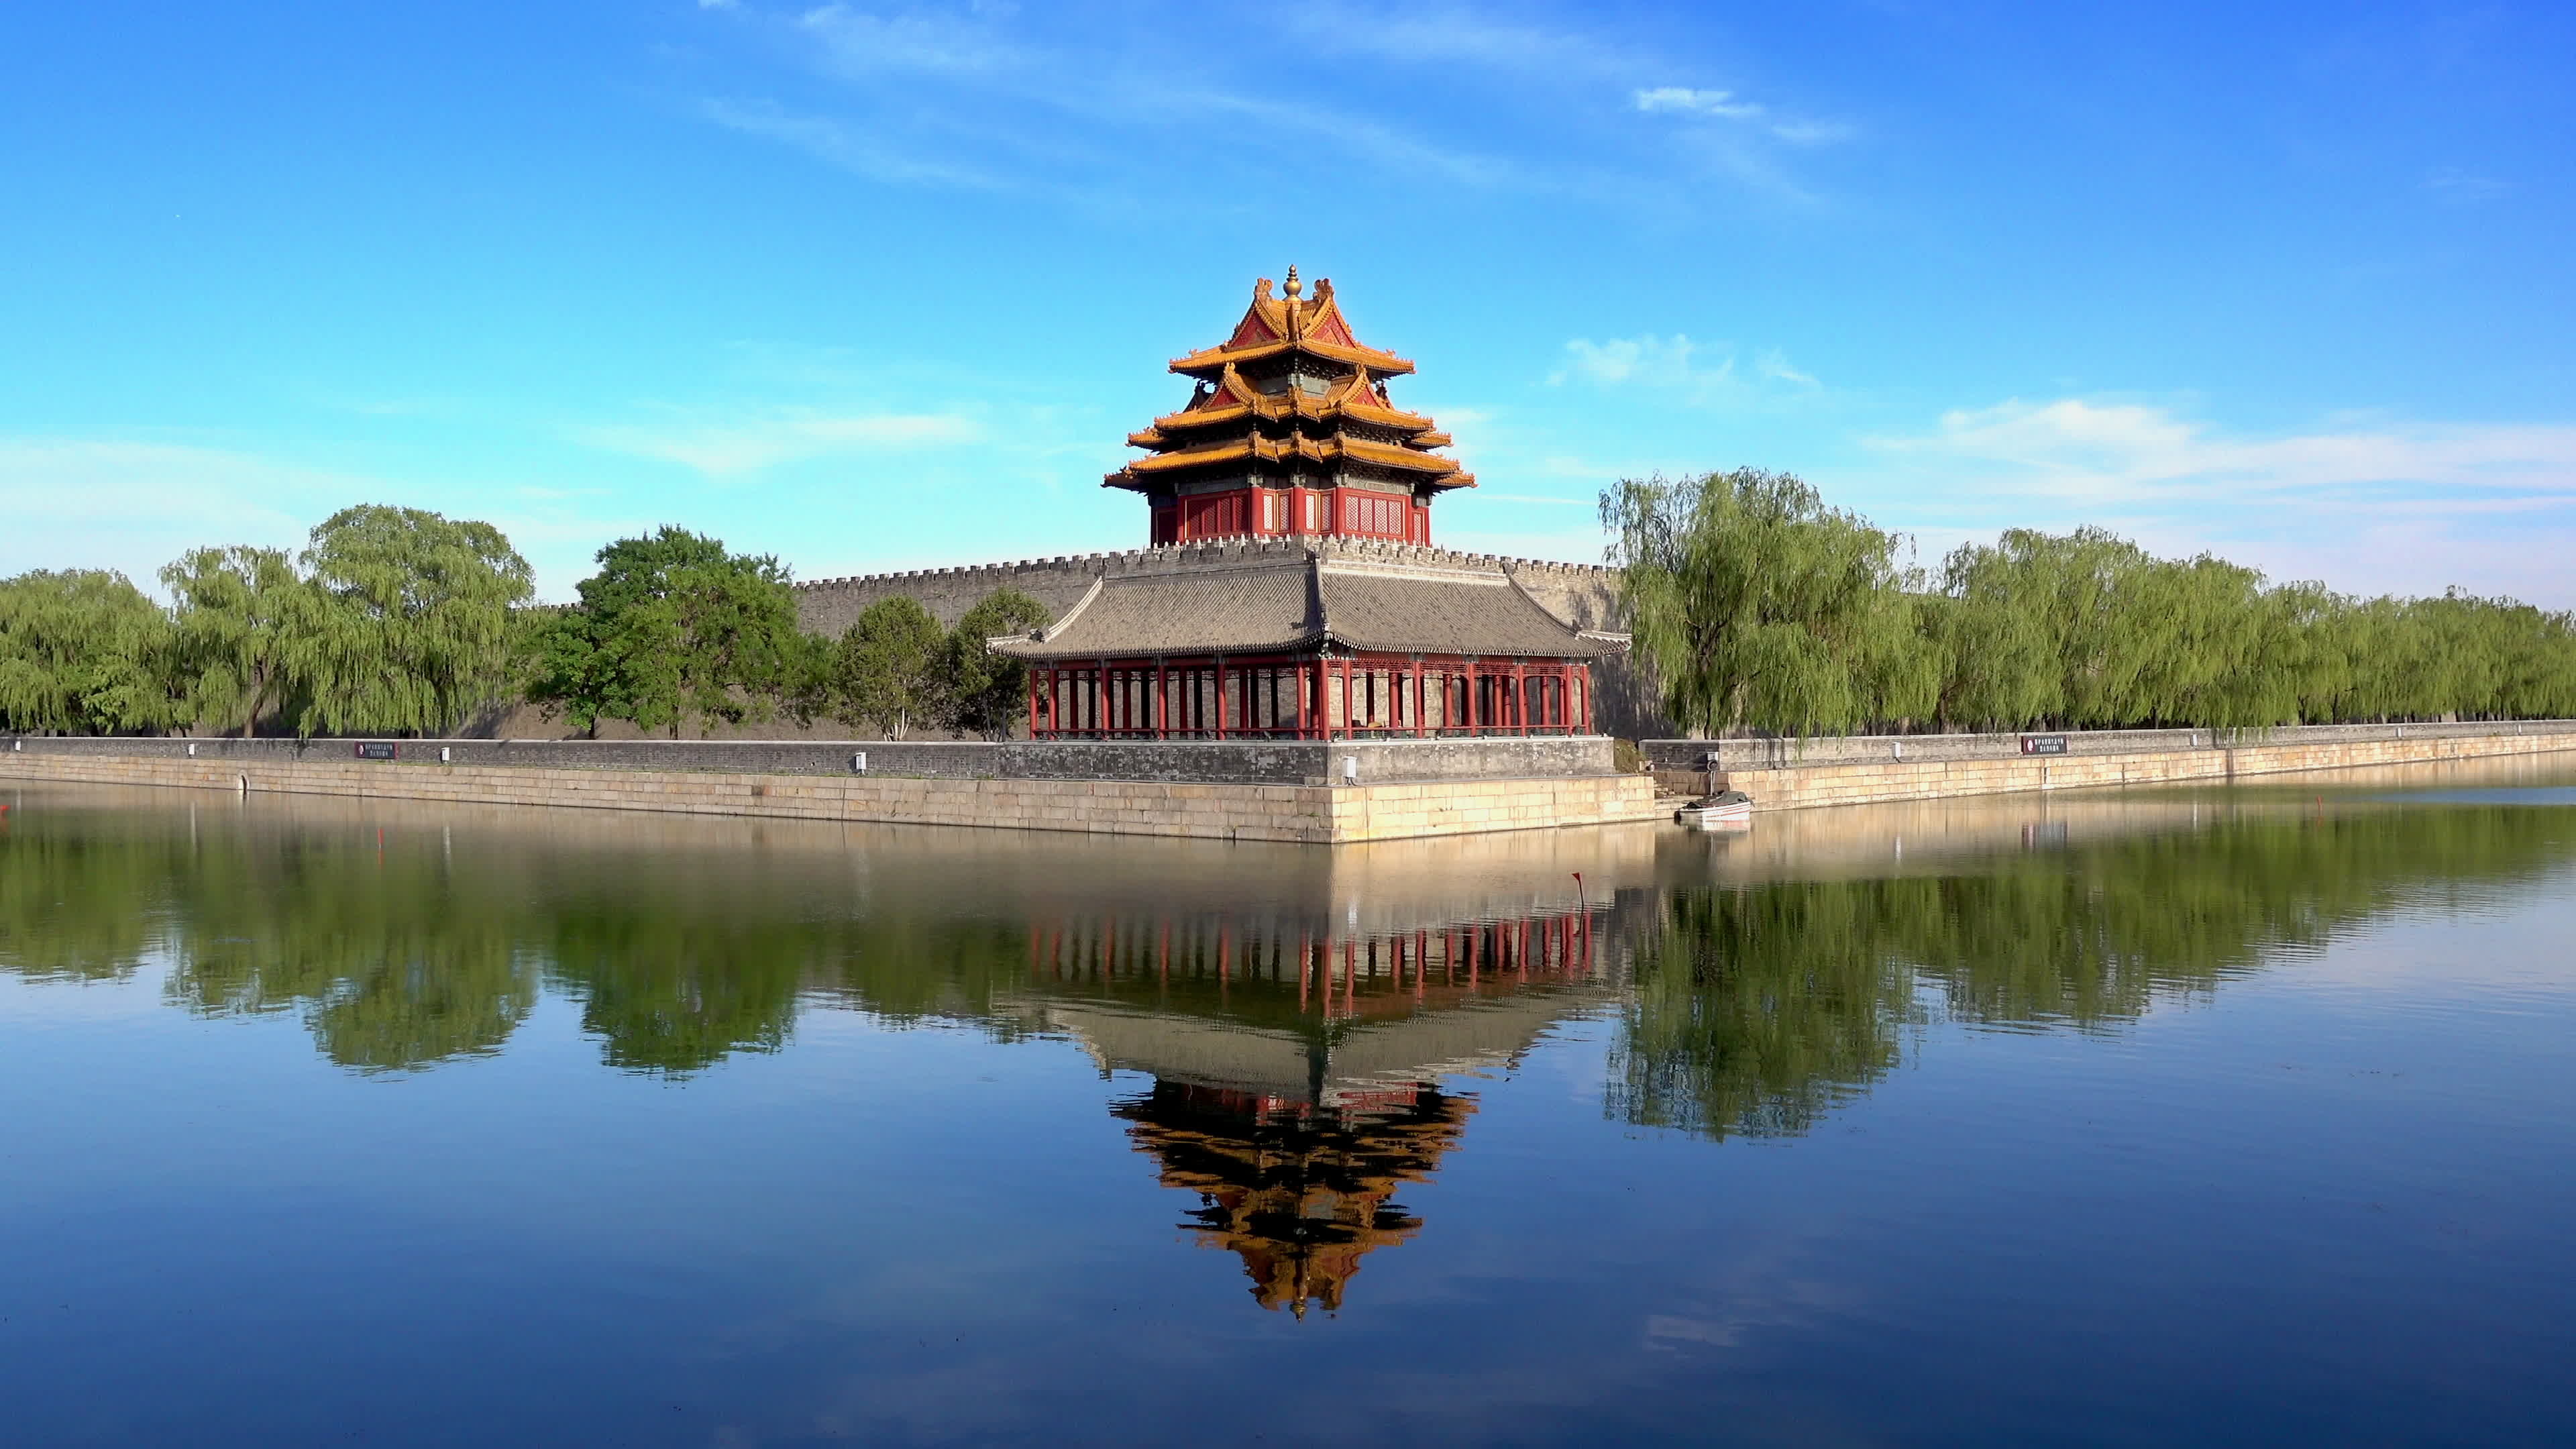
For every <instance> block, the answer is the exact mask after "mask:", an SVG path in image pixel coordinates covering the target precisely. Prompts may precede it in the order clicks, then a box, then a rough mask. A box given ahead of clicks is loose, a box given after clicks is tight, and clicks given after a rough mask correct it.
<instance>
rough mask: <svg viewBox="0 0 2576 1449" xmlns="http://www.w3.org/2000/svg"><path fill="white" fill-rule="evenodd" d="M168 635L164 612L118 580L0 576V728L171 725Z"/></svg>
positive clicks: (111, 730)
mask: <svg viewBox="0 0 2576 1449" xmlns="http://www.w3.org/2000/svg"><path fill="white" fill-rule="evenodd" d="M169 635H170V617H169V615H167V614H165V613H163V612H162V610H161V606H160V605H158V604H155V603H153V602H152V601H151V600H150V599H148V598H146V597H144V595H143V591H142V590H140V589H137V588H136V587H134V585H133V583H132V582H131V581H130V580H128V579H127V578H126V577H125V575H123V574H120V573H115V572H112V571H110V570H106V569H69V570H64V571H61V572H53V571H48V570H42V569H40V570H37V571H35V572H33V573H25V574H20V575H18V576H17V577H15V578H11V579H0V728H7V729H11V730H17V731H24V732H31V733H46V734H93V735H97V734H115V733H120V732H130V731H137V730H162V729H167V728H169V727H171V726H172V725H174V724H177V723H179V722H180V719H181V717H182V715H184V714H185V711H184V710H183V709H181V708H180V707H179V706H178V704H177V702H176V701H175V700H173V699H172V697H171V693H170V689H169V686H168V683H167V680H168V673H167V660H168V654H169V642H170V640H169Z"/></svg>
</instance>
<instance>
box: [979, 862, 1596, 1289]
mask: <svg viewBox="0 0 2576 1449" xmlns="http://www.w3.org/2000/svg"><path fill="white" fill-rule="evenodd" d="M1548 885H1549V886H1550V887H1551V888H1552V887H1553V885H1554V883H1553V882H1549V883H1548ZM1566 890H1567V891H1568V892H1569V893H1571V894H1573V895H1574V897H1575V899H1574V900H1573V901H1571V902H1544V901H1543V903H1542V904H1541V905H1540V907H1539V908H1538V909H1535V910H1532V911H1529V912H1527V913H1524V914H1522V915H1519V916H1515V917H1510V918H1503V919H1491V918H1489V919H1482V920H1459V919H1437V918H1434V917H1432V916H1429V915H1427V914H1426V915H1423V916H1420V917H1419V918H1418V923H1417V924H1415V925H1413V926H1412V927H1411V928H1410V929H1406V928H1404V927H1403V926H1402V924H1401V918H1400V917H1399V916H1397V915H1396V914H1395V913H1393V912H1389V911H1386V910H1384V909H1381V910H1379V911H1375V912H1372V913H1371V914H1370V916H1369V919H1368V921H1367V922H1366V923H1365V924H1362V925H1360V926H1358V927H1357V928H1354V927H1353V925H1352V924H1351V923H1352V922H1353V921H1357V920H1359V919H1360V917H1359V913H1358V912H1357V911H1355V910H1354V911H1346V912H1345V914H1344V915H1343V916H1342V917H1341V918H1340V919H1339V920H1336V919H1334V918H1333V916H1332V915H1331V914H1330V913H1329V912H1326V911H1319V910H1309V911H1306V912H1295V911H1287V912H1262V913H1247V914H1245V915H1242V916H1232V915H1223V916H1219V915H1210V916H1200V917H1195V918H1190V919H1185V920H1177V921H1176V920H1174V919H1172V918H1170V917H1169V916H1166V917H1164V918H1162V919H1160V920H1156V919H1154V918H1152V917H1145V918H1142V919H1138V918H1133V917H1113V916H1093V917H1069V918H1058V919H1051V920H1047V921H1044V922H1041V923H1039V924H1038V925H1037V926H1035V927H1034V928H1033V929H1032V931H1031V932H1030V940H1029V951H1030V958H1029V981H1028V984H1027V985H1026V987H1025V988H1023V989H1021V990H1018V991H1015V992H1013V993H1011V994H1009V995H1008V996H1007V997H1005V998H1004V999H1002V1000H1001V1001H999V1002H997V1006H998V1007H999V1008H1000V1009H1002V1010H1005V1011H1008V1012H1010V1013H1012V1014H1013V1015H1015V1016H1016V1017H1017V1018H1018V1019H1019V1020H1020V1021H1021V1022H1022V1023H1023V1024H1024V1025H1025V1026H1026V1027H1027V1028H1028V1029H1030V1030H1032V1031H1042V1032H1050V1033H1056V1034H1061V1035H1064V1036H1068V1037H1071V1038H1072V1039H1073V1040H1075V1041H1077V1042H1079V1043H1081V1044H1082V1046H1083V1048H1084V1050H1086V1051H1087V1052H1089V1053H1090V1055H1091V1057H1092V1060H1093V1061H1094V1062H1096V1063H1097V1064H1098V1065H1099V1067H1100V1069H1101V1071H1102V1072H1103V1073H1104V1074H1105V1073H1109V1072H1114V1071H1126V1072H1139V1073H1145V1074H1149V1075H1151V1076H1152V1077H1153V1078H1154V1085H1153V1086H1152V1087H1151V1088H1150V1089H1149V1090H1147V1091H1145V1092H1143V1093H1142V1094H1140V1095H1136V1096H1133V1097H1129V1098H1126V1099H1124V1100H1121V1101H1118V1102H1117V1103H1115V1104H1114V1105H1113V1106H1112V1107H1111V1109H1110V1110H1111V1112H1112V1113H1113V1114H1114V1115H1116V1116H1117V1117H1119V1118H1121V1119H1122V1120H1124V1121H1126V1122H1128V1123H1129V1124H1130V1126H1129V1128H1128V1135H1129V1137H1130V1139H1131V1140H1133V1141H1134V1142H1135V1143H1136V1145H1137V1147H1138V1149H1139V1150H1140V1151H1143V1152H1145V1153H1147V1154H1148V1155H1150V1156H1151V1157H1152V1158H1153V1159H1154V1160H1155V1162H1156V1163H1157V1165H1158V1174H1157V1175H1158V1180H1159V1181H1160V1182H1161V1183H1162V1185H1163V1186H1165V1187H1169V1188H1176V1189H1180V1190H1183V1191H1186V1192H1190V1193H1193V1194H1196V1196H1197V1202H1198V1205H1197V1207H1196V1208H1194V1209H1191V1210H1189V1211H1188V1212H1187V1213H1186V1215H1185V1217H1184V1218H1183V1220H1182V1222H1181V1224H1180V1226H1181V1228H1182V1229H1183V1231H1185V1232H1187V1233H1188V1234H1190V1235H1191V1236H1192V1237H1194V1238H1196V1239H1197V1240H1198V1241H1200V1242H1202V1243H1204V1244H1206V1245H1208V1246H1210V1247H1214V1248H1221V1249H1224V1250H1227V1251H1230V1252H1232V1253H1233V1254H1235V1255H1236V1256H1237V1257H1238V1258H1240V1259H1241V1260H1242V1263H1243V1267H1244V1271H1245V1273H1246V1274H1247V1275H1248V1276H1249V1277H1250V1278H1251V1280H1252V1287H1251V1292H1252V1297H1253V1299H1254V1301H1256V1302H1258V1303H1260V1304H1261V1305H1262V1306H1263V1307H1265V1308H1285V1309H1287V1310H1289V1311H1290V1312H1292V1313H1294V1314H1296V1315H1297V1316H1299V1317H1303V1316H1305V1313H1306V1311H1307V1309H1308V1308H1309V1307H1310V1306H1311V1307H1320V1308H1322V1309H1324V1310H1325V1311H1327V1312H1334V1311H1338V1310H1339V1309H1340V1308H1341V1306H1342V1300H1343V1295H1344V1293H1345V1292H1346V1290H1347V1288H1348V1285H1349V1282H1350V1279H1351V1276H1352V1275H1353V1274H1355V1273H1356V1272H1358V1271H1359V1266H1360V1259H1361V1258H1362V1256H1364V1255H1365V1254H1367V1253H1368V1252H1370V1251H1371V1250H1372V1249H1375V1248H1379V1247H1383V1246H1386V1245H1389V1244H1393V1243H1400V1242H1402V1241H1404V1240H1405V1239H1406V1238H1409V1237H1411V1236H1413V1234H1414V1233H1415V1231H1417V1230H1418V1229H1419V1228H1420V1227H1421V1222H1420V1221H1419V1219H1417V1218H1416V1217H1414V1216H1413V1214H1412V1213H1411V1211H1410V1210H1409V1209H1407V1208H1406V1207H1405V1206H1404V1205H1403V1204H1402V1203H1400V1202H1398V1201H1397V1200H1396V1196H1395V1194H1396V1192H1397V1190H1398V1189H1399V1188H1400V1187H1402V1186H1403V1185H1405V1184H1407V1183H1417V1182H1422V1181H1425V1180H1427V1179H1429V1178H1430V1176H1431V1175H1432V1173H1433V1171H1434V1170H1435V1169H1436V1168H1437V1167H1438V1165H1439V1161H1440V1157H1441V1155H1442V1154H1443V1153H1445V1152H1446V1151H1448V1149H1449V1148H1450V1147H1452V1146H1454V1145H1455V1144H1456V1143H1457V1141H1458V1140H1459V1138H1460V1136H1461V1135H1462V1134H1463V1133H1464V1131H1465V1129H1466V1122H1467V1117H1468V1114H1470V1113H1472V1112H1473V1111H1474V1110H1475V1099H1474V1097H1473V1096H1471V1095H1469V1094H1467V1093H1464V1092H1461V1091H1458V1090H1455V1089H1454V1088H1453V1089H1451V1090H1447V1091H1444V1090H1443V1089H1442V1087H1441V1083H1443V1082H1446V1081H1451V1080H1453V1079H1455V1078H1457V1077H1460V1076H1463V1075H1467V1074H1472V1073H1479V1072H1488V1071H1499V1070H1508V1069H1509V1068H1510V1067H1511V1066H1513V1065H1514V1064H1516V1063H1517V1062H1518V1061H1519V1059H1520V1058H1521V1056H1522V1055H1523V1054H1524V1053H1526V1052H1527V1051H1528V1050H1529V1049H1530V1047H1531V1046H1532V1045H1534V1044H1535V1043H1536V1042H1537V1041H1538V1040H1539V1038H1540V1037H1541V1036H1543V1035H1544V1034H1545V1033H1546V1032H1547V1030H1548V1029H1549V1028H1550V1027H1552V1026H1554V1025H1555V1024H1556V1023H1558V1022H1560V1021H1562V1020H1564V1019H1566V1018H1567V1017H1569V1016H1573V1015H1576V1014H1580V1013H1584V1012H1588V1011H1591V1010H1595V1009H1597V1008H1598V1007H1600V1006H1601V1005H1602V1004H1603V1003H1605V1002H1607V1001H1609V1000H1611V999H1612V997H1613V993H1612V991H1611V987H1612V985H1613V984H1614V983H1612V982H1610V981H1607V980H1605V979H1603V977H1602V974H1601V972H1600V969H1599V963H1598V961H1597V958H1596V956H1595V949H1596V943H1597V942H1599V941H1600V940H1602V939H1603V938H1604V937H1605V936H1607V935H1610V934H1612V933H1611V932H1609V931H1607V930H1606V929H1605V926H1606V923H1607V922H1608V921H1609V919H1610V918H1611V915H1612V912H1611V911H1609V910H1607V909H1602V908H1596V907H1593V906H1592V905H1591V904H1590V903H1589V901H1588V899H1587V898H1586V895H1585V892H1584V891H1583V890H1582V888H1581V887H1580V886H1579V884H1576V883H1573V882H1572V881H1571V878H1570V877H1569V880H1568V884H1567V886H1566Z"/></svg>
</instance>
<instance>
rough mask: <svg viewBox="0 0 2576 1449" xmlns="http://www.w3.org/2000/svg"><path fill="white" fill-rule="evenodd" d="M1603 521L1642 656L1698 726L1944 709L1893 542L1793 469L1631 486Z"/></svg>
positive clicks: (1820, 723)
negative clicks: (1829, 501)
mask: <svg viewBox="0 0 2576 1449" xmlns="http://www.w3.org/2000/svg"><path fill="white" fill-rule="evenodd" d="M1601 522H1602V525H1603V527H1605V528H1607V529H1608V530H1610V532H1611V533H1612V534H1613V535H1614V542H1613V543H1612V545H1611V550H1610V555H1611V560H1612V562H1614V563H1616V564H1618V565H1620V566H1621V567H1622V568H1623V570H1624V571H1625V580H1626V583H1625V588H1626V606H1627V614H1628V620H1629V628H1630V630H1631V632H1632V634H1633V635H1634V637H1635V640H1636V648H1637V652H1638V654H1639V655H1640V656H1641V657H1642V659H1643V661H1644V663H1645V665H1646V667H1647V669H1648V671H1649V672H1650V673H1651V675H1652V677H1653V678H1654V679H1655V681H1656V683H1657V685H1658V687H1659V688H1660V689H1661V691H1662V694H1663V701H1664V707H1665V709H1666V711H1667V712H1668V713H1670V714H1671V715H1672V716H1673V718H1674V719H1676V720H1678V721H1680V722H1681V723H1682V724H1683V725H1684V726H1685V727H1688V728H1694V729H1698V730H1702V731H1705V732H1707V733H1710V734H1716V733H1719V732H1721V731H1724V730H1728V729H1736V728H1745V727H1750V728H1757V729H1767V730H1776V731H1781V732H1797V733H1802V734H1816V733H1839V732H1844V731H1848V730H1851V729H1854V728H1857V727H1860V726H1862V725H1865V724H1869V723H1874V722H1880V721H1892V720H1897V719H1903V718H1909V717H1913V716H1917V715H1921V714H1924V713H1926V712H1927V711H1928V710H1929V708H1930V707H1931V705H1932V704H1933V702H1934V687H1935V685H1936V683H1937V677H1936V675H1935V673H1934V670H1933V667H1932V659H1931V655H1930V653H1929V651H1928V650H1927V649H1926V648H1925V647H1924V645H1923V642H1922V637H1921V629H1920V626H1919V624H1918V620H1917V612H1916V608H1915V605H1914V603H1913V601H1912V600H1911V599H1909V597H1908V595H1907V588H1908V586H1909V585H1910V584H1911V583H1912V582H1913V579H1912V576H1911V574H1910V572H1909V571H1908V570H1906V569H1903V568H1901V567H1900V566H1899V565H1898V562H1897V552H1898V546H1899V545H1898V539H1897V537H1896V535H1894V534H1891V533H1887V532H1884V531H1882V530H1880V529H1878V528H1874V527H1872V526H1871V525H1870V523H1869V521H1868V520H1867V519H1864V518H1862V517H1860V516H1859V515H1857V514H1854V513H1848V512H1845V511H1843V510H1841V509H1838V508H1829V507H1827V506H1826V505H1825V503H1824V501H1823V500H1822V499H1821V498H1819V497H1817V495H1816V491H1815V490H1814V489H1813V488H1810V487H1808V486H1807V485H1806V484H1805V483H1803V482H1801V481H1799V480H1798V479H1797V478H1796V477H1795V476H1793V475H1791V474H1787V473H1775V472H1770V471H1768V470H1765V469H1760V468H1739V469H1737V470H1735V471H1734V472H1732V473H1711V474H1709V475H1707V476H1705V477H1702V478H1696V479H1685V480H1682V481H1679V482H1670V481H1667V480H1665V479H1662V478H1653V479H1648V480H1646V481H1643V482H1640V481H1637V480H1634V479H1627V480H1622V481H1621V482H1620V483H1619V484H1618V485H1617V486H1616V487H1614V488H1611V489H1608V490H1606V491H1604V492H1603V493H1602V495H1601Z"/></svg>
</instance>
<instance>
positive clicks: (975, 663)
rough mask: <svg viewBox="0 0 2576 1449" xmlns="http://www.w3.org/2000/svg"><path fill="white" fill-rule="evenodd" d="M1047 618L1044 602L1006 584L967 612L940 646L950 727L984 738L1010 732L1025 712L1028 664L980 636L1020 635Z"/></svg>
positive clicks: (1002, 736)
mask: <svg viewBox="0 0 2576 1449" xmlns="http://www.w3.org/2000/svg"><path fill="white" fill-rule="evenodd" d="M1052 617H1053V616H1052V615H1050V614H1049V613H1048V612H1047V607H1046V605H1044V604H1041V603H1039V602H1038V601H1037V600H1035V599H1032V598H1030V597H1029V596H1028V595H1026V594H1024V593H1021V592H1020V591H1019V590H1017V589H1011V588H1002V589H995V590H994V591H993V592H991V593H989V594H986V595H985V596H984V597H983V598H982V599H980V600H978V601H977V602H976V604H975V607H973V608H971V609H968V610H967V611H966V613H965V616H964V617H963V618H960V619H959V620H958V621H957V627H956V628H955V629H952V630H950V631H949V634H948V642H947V645H946V648H945V650H944V653H945V660H944V663H943V666H942V669H943V672H944V673H945V675H946V676H947V694H948V722H949V723H950V725H951V726H953V727H954V728H956V729H957V730H959V731H961V732H963V733H966V734H972V735H980V736H982V737H983V738H985V739H988V740H1002V739H1009V738H1010V737H1011V731H1012V729H1013V727H1015V726H1017V725H1018V724H1019V723H1020V722H1021V721H1022V719H1024V718H1025V717H1026V715H1027V712H1028V687H1029V666H1028V665H1027V664H1026V663H1025V662H1024V661H1021V660H1018V659H1013V658H1011V657H1009V656H1008V655H1003V654H996V653H994V652H993V651H992V650H991V649H989V648H987V647H985V643H984V641H985V640H987V639H998V638H1001V637H1002V636H1004V635H1006V634H1025V633H1027V632H1028V631H1029V630H1031V629H1034V628H1037V627H1038V626H1039V625H1041V624H1044V623H1046V622H1047V621H1048V620H1049V619H1050V618H1052Z"/></svg>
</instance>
